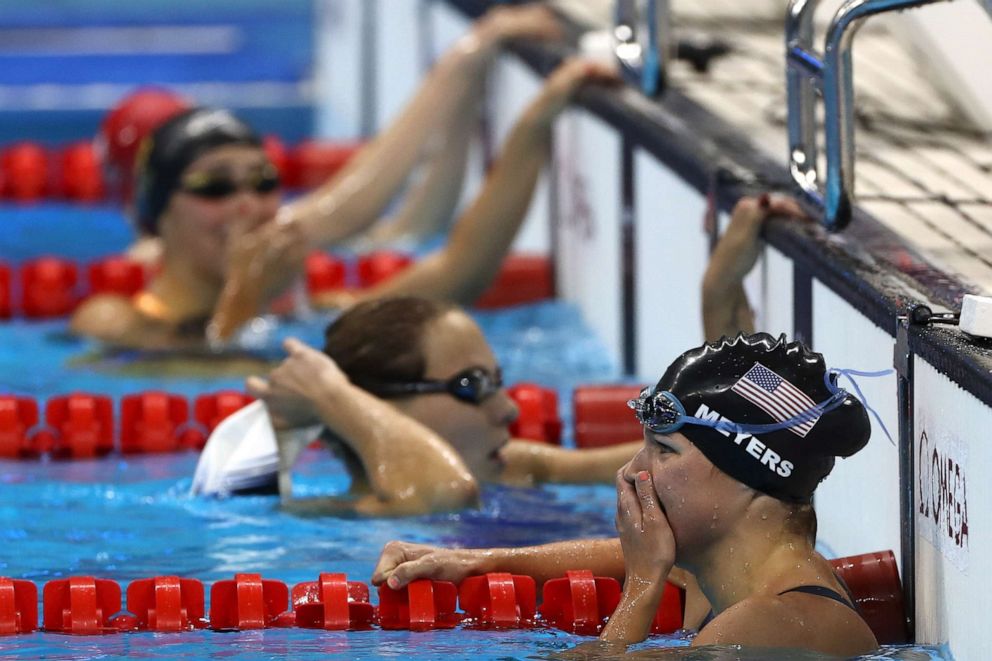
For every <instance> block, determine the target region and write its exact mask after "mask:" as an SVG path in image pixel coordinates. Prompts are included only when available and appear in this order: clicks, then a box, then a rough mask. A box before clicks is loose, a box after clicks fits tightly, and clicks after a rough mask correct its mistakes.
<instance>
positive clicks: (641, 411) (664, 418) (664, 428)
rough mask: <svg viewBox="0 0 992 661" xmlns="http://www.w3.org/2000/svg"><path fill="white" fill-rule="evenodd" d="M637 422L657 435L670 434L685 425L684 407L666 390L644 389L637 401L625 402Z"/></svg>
mask: <svg viewBox="0 0 992 661" xmlns="http://www.w3.org/2000/svg"><path fill="white" fill-rule="evenodd" d="M627 406H628V407H630V408H632V409H633V410H634V415H635V416H637V421H638V422H640V423H641V424H642V425H644V426H645V427H647V428H648V429H650V430H651V431H653V432H655V433H657V434H671V433H672V432H674V431H676V430H678V429H679V428H680V427H681V426H682V425H683V424H685V422H686V419H687V416H686V414H685V407H684V406H682V402H680V401H679V400H678V398H677V397H676V396H675V395H673V394H672V393H670V392H668V391H667V390H655V389H654V388H653V387H650V388H645V389H644V390H642V391H641V394H640V395H638V396H637V399H631V400H628V401H627Z"/></svg>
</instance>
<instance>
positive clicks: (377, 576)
mask: <svg viewBox="0 0 992 661" xmlns="http://www.w3.org/2000/svg"><path fill="white" fill-rule="evenodd" d="M496 551H497V550H496V549H446V548H442V547H440V546H429V545H427V544H411V543H408V542H396V541H394V542H389V543H388V544H386V546H385V547H383V549H382V554H381V555H380V556H379V562H377V563H376V565H375V570H374V571H373V572H372V585H382V584H383V583H385V584H386V585H388V586H389V587H391V588H392V589H394V590H398V589H400V588H402V587H403V586H405V585H407V584H408V583H409V582H410V581H414V580H417V579H420V578H429V579H432V580H435V581H451V582H452V583H456V584H457V583H461V582H462V581H463V580H465V579H466V578H467V577H469V576H476V575H479V574H485V573H486V572H487V571H490V569H489V568H488V567H489V560H490V559H491V557H492V556H493V554H494V553H496Z"/></svg>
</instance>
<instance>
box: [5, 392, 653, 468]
mask: <svg viewBox="0 0 992 661" xmlns="http://www.w3.org/2000/svg"><path fill="white" fill-rule="evenodd" d="M507 391H508V394H509V395H510V397H512V398H513V399H514V401H515V402H516V403H517V406H518V407H519V409H520V414H519V416H518V418H517V419H516V420H515V421H514V423H513V424H512V425H511V427H510V431H511V433H512V434H513V435H514V436H515V437H517V438H525V439H532V440H535V441H543V442H546V443H554V444H560V442H561V430H562V422H561V419H560V418H559V416H558V403H557V395H556V394H555V391H554V390H552V389H550V388H544V387H541V386H538V385H535V384H529V383H522V384H517V385H514V386H511V387H510V388H508V389H507ZM253 401H255V400H254V399H253V398H252V397H250V396H249V395H247V394H245V393H243V392H238V391H235V390H223V391H219V392H214V393H206V394H203V395H199V396H197V397H196V398H195V399H194V400H193V403H192V406H191V405H190V402H189V400H188V399H187V398H185V397H183V396H182V395H177V394H174V393H168V392H163V391H157V390H149V391H142V392H138V393H133V394H129V395H124V396H123V397H121V399H120V413H119V415H120V418H119V422H120V427H119V439H120V442H119V445H115V423H116V422H117V420H116V419H115V416H114V404H113V401H112V400H111V398H110V397H107V396H105V395H98V394H93V393H84V392H76V393H70V394H67V395H60V396H56V397H52V398H50V399H49V400H48V403H47V405H46V406H45V407H44V423H45V424H44V425H43V426H42V425H39V411H40V410H41V409H40V407H39V405H38V403H37V402H36V401H35V400H34V399H32V398H30V397H21V396H15V395H0V457H3V458H8V459H16V458H37V457H38V456H40V455H42V454H46V453H51V454H52V455H53V456H54V457H56V458H59V459H85V458H92V457H97V456H102V455H106V454H108V453H110V452H113V451H114V450H116V449H119V450H120V451H121V452H122V453H125V454H140V453H160V452H176V451H181V450H187V449H202V448H203V445H204V444H205V443H206V440H207V438H208V437H209V435H210V433H211V432H213V430H214V429H215V428H216V427H217V425H218V424H220V422H221V421H222V420H224V419H225V418H227V417H228V416H229V415H231V414H233V413H235V412H236V411H238V410H240V409H241V408H243V407H245V406H247V405H248V404H250V403H251V402H253ZM628 415H629V414H628ZM631 417H633V416H631Z"/></svg>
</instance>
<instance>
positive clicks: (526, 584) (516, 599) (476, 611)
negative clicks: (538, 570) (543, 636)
mask: <svg viewBox="0 0 992 661" xmlns="http://www.w3.org/2000/svg"><path fill="white" fill-rule="evenodd" d="M458 603H459V604H461V607H462V610H463V611H465V616H466V617H467V618H470V619H471V620H473V621H474V623H475V624H478V625H481V626H486V627H498V628H519V627H527V626H532V625H533V624H534V616H535V614H536V613H537V587H536V585H535V583H534V579H533V578H531V577H530V576H514V575H512V574H505V573H491V574H486V575H485V576H471V577H469V578H466V579H465V580H464V581H462V583H461V585H459V586H458Z"/></svg>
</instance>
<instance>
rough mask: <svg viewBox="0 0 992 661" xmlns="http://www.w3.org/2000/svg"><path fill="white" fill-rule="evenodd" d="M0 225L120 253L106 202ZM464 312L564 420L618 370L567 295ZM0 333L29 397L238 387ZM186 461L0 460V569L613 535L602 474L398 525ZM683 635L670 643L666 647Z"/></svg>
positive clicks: (39, 334)
mask: <svg viewBox="0 0 992 661" xmlns="http://www.w3.org/2000/svg"><path fill="white" fill-rule="evenodd" d="M0 223H2V224H3V233H4V237H5V240H4V242H3V245H2V246H0V259H2V260H4V261H7V262H11V263H15V264H16V263H17V262H19V261H21V260H23V259H27V258H31V257H35V256H38V255H39V254H42V253H43V252H51V253H55V254H59V255H62V256H66V257H71V258H73V259H76V260H79V261H82V262H85V261H87V260H90V259H94V258H97V257H101V256H103V255H106V254H109V253H113V252H117V251H119V250H120V249H121V248H122V247H123V246H124V245H125V244H126V242H127V241H128V239H129V232H128V231H127V229H126V227H125V226H124V224H123V223H122V222H121V220H120V217H119V215H118V214H117V213H116V212H114V211H112V210H106V209H103V210H101V209H89V210H87V209H80V208H70V207H60V206H59V207H56V206H52V207H49V206H47V205H46V206H39V207H34V208H25V209H17V210H0ZM8 237H9V240H8ZM81 237H82V238H85V240H81ZM477 317H478V319H479V321H480V323H481V324H482V326H483V329H484V331H485V332H486V335H487V336H488V337H489V339H490V341H491V342H492V343H493V345H494V348H495V350H496V354H497V356H498V358H499V360H500V362H501V363H502V365H503V367H504V370H505V372H506V376H507V379H508V381H510V382H514V381H519V380H524V379H526V380H529V381H536V382H538V383H541V384H545V385H550V386H554V387H556V388H557V389H558V390H559V393H560V399H559V401H560V402H561V404H562V406H561V413H562V414H563V417H564V418H565V422H566V428H568V426H567V423H568V418H569V413H570V412H569V410H568V409H569V407H568V406H567V402H568V401H569V393H570V390H571V388H572V387H573V386H574V385H575V384H576V383H582V382H590V381H602V380H611V379H616V378H617V370H616V368H615V366H613V365H612V364H610V362H609V361H608V360H606V359H605V358H604V356H605V355H606V352H605V351H604V350H602V346H601V344H600V342H599V340H598V339H597V338H596V337H595V336H594V335H593V334H592V333H591V331H589V330H588V327H587V326H586V325H585V324H584V323H583V322H582V319H581V318H580V316H579V314H578V313H577V312H576V311H575V310H574V309H573V308H571V307H570V306H567V305H565V304H562V303H547V304H541V305H535V306H528V307H522V308H517V309H514V310H507V311H501V312H495V313H484V314H479V315H477ZM323 324H324V320H323V319H322V318H320V317H314V318H312V319H310V320H307V321H302V322H294V323H290V324H286V325H285V326H283V327H282V328H280V330H279V334H280V335H285V334H290V333H293V334H297V335H298V336H300V337H302V339H304V340H307V341H310V342H318V341H319V339H320V337H321V334H322V329H323ZM0 340H2V345H0V391H2V392H15V393H18V394H26V395H32V396H34V397H36V398H38V399H44V398H47V397H48V396H51V395H54V394H62V393H67V392H70V391H72V390H88V391H93V392H99V393H104V394H109V395H112V396H113V397H114V398H115V399H118V398H119V397H120V396H121V395H124V394H129V393H132V392H136V391H140V390H144V389H148V388H153V387H154V388H158V389H164V390H167V391H170V392H176V393H179V394H183V395H186V396H192V395H196V394H200V393H203V392H208V391H213V390H218V389H221V388H239V387H240V385H241V380H242V374H243V372H244V366H243V365H238V366H234V367H231V366H227V367H228V369H221V368H222V367H224V366H222V365H219V364H218V365H214V366H213V368H212V370H205V371H204V373H202V374H199V375H198V376H191V375H189V374H188V373H185V372H184V370H183V369H182V366H181V365H176V364H173V363H169V362H168V361H157V362H154V363H151V364H146V363H139V362H137V361H135V360H134V358H133V356H128V355H123V356H119V357H115V358H101V357H94V355H93V352H92V349H93V345H91V344H90V343H88V342H86V341H83V340H78V339H75V338H71V337H68V336H67V335H66V333H65V321H64V320H55V321H44V322H30V323H29V322H25V321H19V320H15V321H12V322H8V323H4V324H0ZM211 372H212V373H211ZM195 462H196V457H195V456H194V455H193V454H190V453H184V454H174V455H157V456H127V457H121V456H111V457H107V458H103V459H99V460H90V461H73V462H44V463H39V462H27V461H21V462H11V461H8V462H0V480H2V482H3V485H4V493H5V498H4V499H3V501H2V503H0V517H2V520H3V525H2V527H0V535H2V536H3V541H4V544H3V548H4V550H5V552H4V553H3V555H2V556H0V575H4V576H9V577H14V578H25V579H30V580H33V581H34V582H35V583H36V584H38V585H39V587H40V585H41V584H43V583H44V582H46V581H48V580H50V579H53V578H59V577H65V576H72V575H91V576H95V577H98V578H110V579H113V580H116V581H117V582H118V583H120V584H121V585H122V587H126V584H127V583H128V582H129V581H131V580H134V579H137V578H146V577H149V576H156V575H163V574H175V575H179V576H184V577H191V578H197V579H200V580H202V581H204V582H207V583H211V582H213V581H216V580H220V579H226V578H231V577H232V576H233V575H234V574H235V573H236V572H257V573H261V574H263V576H264V577H266V578H273V579H278V580H281V581H284V582H286V583H288V584H290V585H292V584H295V583H297V582H301V581H309V580H314V579H315V578H316V577H317V574H318V573H319V572H321V571H334V572H345V573H347V574H348V575H349V578H351V579H353V580H361V581H366V580H367V579H368V577H369V576H370V574H371V571H372V567H373V565H374V563H375V560H376V558H377V556H378V552H379V549H380V548H381V547H382V545H383V544H384V543H385V542H386V541H388V540H390V539H397V538H399V539H405V540H409V541H416V542H424V543H437V544H445V545H458V546H494V545H525V544H538V543H543V542H549V541H554V540H558V539H562V538H567V537H575V536H610V535H612V534H613V513H614V491H613V489H612V488H611V487H609V486H602V487H547V488H541V489H513V488H504V487H487V488H486V489H485V490H484V493H483V507H482V508H481V509H480V510H479V511H473V512H461V513H455V514H443V515H432V516H425V517H415V518H411V519H399V520H395V519H393V520H389V519H380V520H357V519H337V518H320V519H301V518H296V517H292V516H288V515H286V514H284V513H282V512H281V511H279V509H278V507H277V501H276V498H275V497H264V496H254V497H244V498H235V499H228V500H211V499H196V498H190V497H189V496H188V489H189V485H190V477H191V475H192V471H193V467H194V465H195ZM294 487H295V489H296V491H297V492H298V493H299V494H301V495H313V494H317V493H329V492H334V491H342V490H344V489H346V488H347V477H346V475H345V474H344V472H343V471H342V470H341V468H340V466H339V465H338V464H337V463H336V462H335V461H333V460H332V459H330V458H328V457H326V456H325V455H324V454H322V453H321V452H319V451H308V453H307V454H306V455H305V457H304V460H303V461H302V464H301V466H300V469H299V471H298V473H297V477H296V479H295V480H294ZM374 600H375V597H374V596H373V601H374ZM583 640H586V639H584V638H580V637H577V636H572V635H569V634H565V633H562V632H558V631H552V630H533V631H528V630H522V631H504V632H483V631H473V630H469V629H464V628H460V629H457V630H455V631H436V632H426V633H411V632H404V631H381V630H373V631H361V632H351V633H339V632H320V631H311V630H302V629H268V630H262V631H248V632H240V633H217V632H212V631H196V632H187V633H181V634H155V633H138V634H127V635H106V636H92V637H80V636H65V635H59V634H51V633H35V634H30V635H23V636H13V637H7V638H0V655H3V656H15V655H16V656H21V657H28V658H46V657H47V658H51V657H59V658H94V657H98V658H173V657H177V656H180V655H183V656H197V657H205V656H224V657H229V658H234V659H262V658H273V657H290V658H299V659H306V658H318V657H319V658H327V657H331V658H348V659H357V658H392V657H414V658H424V659H433V658H440V657H442V656H443V657H450V658H475V659H505V658H526V657H533V656H535V655H537V656H545V655H547V654H550V653H553V652H556V651H561V650H565V649H568V648H569V647H571V646H573V645H574V644H576V643H578V642H580V641H583ZM686 642H687V641H685V640H684V639H679V638H668V639H667V644H668V645H685V644H686ZM659 644H666V643H665V642H664V639H662V638H660V637H656V638H653V639H652V640H651V641H650V642H649V643H647V644H646V645H642V646H639V647H645V646H647V647H652V646H657V645H659ZM907 655H909V656H907ZM914 655H915V656H914ZM897 657H900V658H940V650H935V649H926V648H901V649H891V650H888V651H886V653H885V656H884V658H897ZM790 658H794V657H790Z"/></svg>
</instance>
